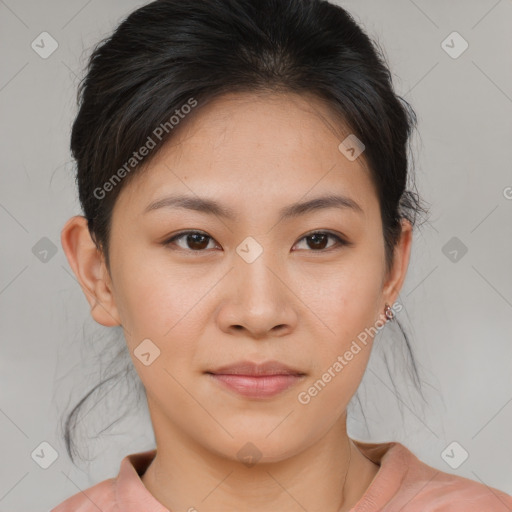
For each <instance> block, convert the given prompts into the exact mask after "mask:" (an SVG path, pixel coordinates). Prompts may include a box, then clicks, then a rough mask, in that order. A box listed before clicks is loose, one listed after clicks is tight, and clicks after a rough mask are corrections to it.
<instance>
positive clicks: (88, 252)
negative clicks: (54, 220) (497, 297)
mask: <svg viewBox="0 0 512 512" xmlns="http://www.w3.org/2000/svg"><path fill="white" fill-rule="evenodd" d="M60 239H61V244H62V248H63V250H64V253H65V254H66V257H67V260H68V263H69V266H70V267H71V269H72V270H73V272H74V274H75V276H76V279H77V281H78V283H79V285H80V287H81V288H82V291H83V292H84V294H85V297H86V299H87V301H88V302H89V305H90V307H91V315H92V317H93V318H94V320H96V322H98V323H99V324H101V325H104V326H106V327H114V326H116V325H120V324H121V321H120V319H119V313H118V311H117V307H116V305H115V299H114V295H113V292H112V287H111V281H110V277H109V274H108V271H107V268H106V265H105V261H104V257H103V254H102V252H101V251H100V250H99V249H98V248H97V247H96V244H95V243H94V241H93V240H92V238H91V235H90V233H89V229H88V227H87V219H86V218H85V217H84V216H82V215H76V216H74V217H71V218H70V219H69V220H68V221H67V222H66V224H65V225H64V227H63V228H62V231H61V237H60Z"/></svg>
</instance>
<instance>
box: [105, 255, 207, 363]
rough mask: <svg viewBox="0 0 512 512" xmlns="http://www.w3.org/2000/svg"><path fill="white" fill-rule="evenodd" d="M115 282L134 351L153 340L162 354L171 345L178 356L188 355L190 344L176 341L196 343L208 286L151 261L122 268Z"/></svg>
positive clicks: (121, 314)
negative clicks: (139, 345) (186, 352)
mask: <svg viewBox="0 0 512 512" xmlns="http://www.w3.org/2000/svg"><path fill="white" fill-rule="evenodd" d="M115 282H116V293H115V294H116V304H118V309H119V313H120V316H121V320H122V323H123V326H125V328H126V329H125V331H126V339H127V342H128V344H129V346H130V348H131V349H133V348H134V347H135V346H137V345H138V344H139V343H140V342H141V341H142V340H143V339H145V338H149V339H151V340H154V342H155V343H156V344H157V346H158V347H160V348H161V350H162V352H164V351H165V350H166V349H167V347H169V345H173V349H172V350H173V354H174V356H179V351H180V350H183V351H186V348H187V346H190V345H191V344H190V343H186V344H183V343H181V344H177V343H173V340H175V339H181V340H183V339H188V340H193V339H195V336H196V332H195V330H197V329H199V328H200V327H201V325H200V322H199V320H198V315H200V314H201V297H203V296H204V294H205V289H204V288H205V286H204V284H205V283H202V284H201V283H200V282H199V281H198V279H197V278H196V279H195V280H194V278H193V276H191V275H186V273H184V272H183V269H182V271H181V272H177V271H176V270H175V269H172V268H171V267H170V266H169V267H168V268H166V267H165V266H164V265H160V264H156V263H155V262H153V263H150V259H149V258H144V259H142V260H141V261H136V260H130V261H123V262H122V263H120V264H118V266H117V274H116V281H115ZM177 345H179V346H177Z"/></svg>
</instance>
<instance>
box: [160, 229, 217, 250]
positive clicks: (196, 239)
mask: <svg viewBox="0 0 512 512" xmlns="http://www.w3.org/2000/svg"><path fill="white" fill-rule="evenodd" d="M181 239H184V244H185V247H183V246H180V245H179V244H176V245H178V247H180V248H181V249H184V250H191V251H193V252H201V251H202V250H203V249H206V248H207V247H208V240H213V238H212V237H211V236H208V235H207V234H206V233H203V232H202V231H182V232H181V233H178V234H177V235H174V236H173V237H172V238H169V239H168V240H166V241H165V242H163V245H166V246H167V245H171V244H172V243H174V242H175V241H177V240H181Z"/></svg>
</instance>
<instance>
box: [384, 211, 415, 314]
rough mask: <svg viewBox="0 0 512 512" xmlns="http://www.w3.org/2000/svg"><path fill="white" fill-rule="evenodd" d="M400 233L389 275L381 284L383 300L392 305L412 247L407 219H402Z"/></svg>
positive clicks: (410, 229)
mask: <svg viewBox="0 0 512 512" xmlns="http://www.w3.org/2000/svg"><path fill="white" fill-rule="evenodd" d="M401 224H402V233H401V236H400V240H399V242H398V243H397V244H396V246H395V249H394V261H393V265H392V268H391V270H390V272H389V275H388V277H387V279H386V281H385V283H384V286H383V297H384V301H385V302H386V303H388V304H389V305H390V306H392V305H393V304H394V303H395V301H396V299H397V297H398V294H399V293H400V290H401V289H402V285H403V283H404V281H405V277H406V274H407V268H408V267H409V258H410V255H411V247H412V225H411V223H410V222H409V221H408V220H407V219H402V221H401Z"/></svg>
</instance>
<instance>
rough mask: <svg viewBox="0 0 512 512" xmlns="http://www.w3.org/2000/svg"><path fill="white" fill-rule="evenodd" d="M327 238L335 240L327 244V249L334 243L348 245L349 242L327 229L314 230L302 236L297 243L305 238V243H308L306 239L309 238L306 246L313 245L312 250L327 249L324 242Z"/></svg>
mask: <svg viewBox="0 0 512 512" xmlns="http://www.w3.org/2000/svg"><path fill="white" fill-rule="evenodd" d="M329 238H331V239H333V240H335V243H334V244H332V245H331V246H329V247H328V248H327V249H331V248H332V247H333V246H336V244H338V245H340V246H343V245H350V243H349V242H347V241H346V240H344V239H343V238H341V237H340V236H338V235H335V234H334V233H330V232H329V231H314V232H313V233H309V234H308V235H306V236H304V237H302V238H301V239H300V241H299V243H300V242H301V241H302V240H306V243H308V242H307V241H308V240H309V242H310V243H309V244H308V246H309V247H313V249H314V250H313V251H312V252H321V251H324V250H327V249H326V242H327V240H328V239H329Z"/></svg>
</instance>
